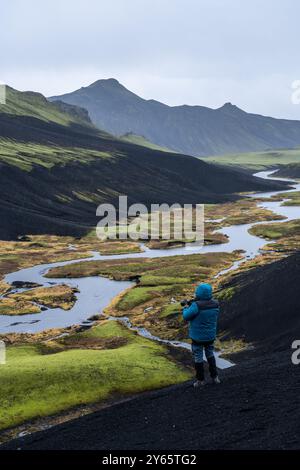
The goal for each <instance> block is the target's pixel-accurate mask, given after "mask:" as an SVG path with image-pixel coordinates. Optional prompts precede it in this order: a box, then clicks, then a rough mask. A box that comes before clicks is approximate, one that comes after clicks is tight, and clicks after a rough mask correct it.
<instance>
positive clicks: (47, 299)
mask: <svg viewBox="0 0 300 470" xmlns="http://www.w3.org/2000/svg"><path fill="white" fill-rule="evenodd" d="M75 292H76V290H75V289H74V288H72V287H70V286H67V285H65V284H62V285H57V286H51V287H36V288H34V289H30V290H28V291H25V292H22V293H18V294H10V295H9V298H12V299H14V300H15V301H16V302H17V303H18V302H22V301H26V300H27V301H30V302H36V303H38V304H41V305H44V306H45V307H49V308H58V307H60V308H62V309H63V310H70V309H71V308H72V307H73V305H74V303H75V302H76V296H75ZM2 300H3V299H2ZM0 306H1V300H0Z"/></svg>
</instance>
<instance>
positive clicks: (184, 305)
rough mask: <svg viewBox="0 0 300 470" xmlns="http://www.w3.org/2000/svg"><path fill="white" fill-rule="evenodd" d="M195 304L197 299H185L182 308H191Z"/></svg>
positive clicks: (182, 301)
mask: <svg viewBox="0 0 300 470" xmlns="http://www.w3.org/2000/svg"><path fill="white" fill-rule="evenodd" d="M193 302H195V299H183V300H181V301H180V305H181V307H189V306H190V305H191V304H192V303H193Z"/></svg>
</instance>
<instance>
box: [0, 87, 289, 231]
mask: <svg viewBox="0 0 300 470" xmlns="http://www.w3.org/2000/svg"><path fill="white" fill-rule="evenodd" d="M0 165H1V172H0V183H1V184H0V197H1V200H2V205H1V209H0V216H1V227H0V238H14V237H16V236H18V235H20V234H24V233H28V232H30V233H33V234H34V233H57V234H61V235H62V234H73V235H81V234H82V233H84V232H86V231H87V230H89V229H90V227H91V226H95V224H96V222H97V220H96V217H95V212H96V207H97V205H98V204H99V203H102V202H112V203H117V200H118V196H119V195H120V194H126V195H128V199H129V203H132V202H141V203H145V204H147V205H149V204H150V203H162V202H166V203H173V202H179V203H181V204H183V203H202V202H220V201H226V200H230V199H233V198H234V196H233V193H235V192H241V191H247V190H249V191H251V190H255V191H257V190H265V189H266V188H271V187H272V188H277V187H278V188H280V187H282V185H281V183H278V184H277V183H270V182H267V181H262V180H258V179H256V178H253V177H252V176H249V175H246V174H243V173H240V172H238V171H234V170H231V169H224V168H220V167H215V166H213V165H210V164H207V163H204V162H202V161H200V160H198V159H195V158H193V157H189V156H183V155H178V154H173V153H169V152H161V151H157V150H153V149H151V148H146V147H142V146H139V145H134V144H131V143H127V142H124V141H122V140H119V139H116V138H114V137H112V136H110V135H109V134H107V133H103V132H102V131H100V130H98V129H97V128H95V127H94V126H93V125H92V124H91V123H90V121H89V118H88V116H87V114H86V113H85V112H84V111H82V110H80V109H78V108H74V107H69V106H65V105H61V104H60V103H58V104H53V103H48V102H47V101H46V100H45V98H44V97H43V96H42V95H39V94H35V93H20V92H17V91H15V90H13V89H11V88H9V89H8V100H7V105H0Z"/></svg>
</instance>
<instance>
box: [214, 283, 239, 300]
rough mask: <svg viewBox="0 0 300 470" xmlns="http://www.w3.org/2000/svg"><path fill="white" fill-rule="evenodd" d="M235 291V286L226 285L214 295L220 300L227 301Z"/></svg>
mask: <svg viewBox="0 0 300 470" xmlns="http://www.w3.org/2000/svg"><path fill="white" fill-rule="evenodd" d="M235 293H236V288H235V287H227V288H226V289H223V290H221V291H220V292H218V293H217V294H216V297H217V299H218V300H220V301H224V302H229V300H231V299H232V297H233V296H234V294H235Z"/></svg>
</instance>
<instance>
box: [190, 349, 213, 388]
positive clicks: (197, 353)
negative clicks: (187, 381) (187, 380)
mask: <svg viewBox="0 0 300 470" xmlns="http://www.w3.org/2000/svg"><path fill="white" fill-rule="evenodd" d="M203 352H205V357H206V359H207V363H208V368H209V373H210V376H211V378H213V379H215V378H216V377H217V375H218V371H217V365H216V359H215V355H214V341H203V342H197V341H193V342H192V354H193V358H194V365H195V370H196V378H197V379H198V380H201V381H203V380H204V364H203Z"/></svg>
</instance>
